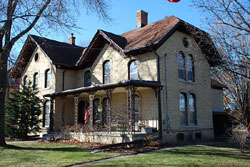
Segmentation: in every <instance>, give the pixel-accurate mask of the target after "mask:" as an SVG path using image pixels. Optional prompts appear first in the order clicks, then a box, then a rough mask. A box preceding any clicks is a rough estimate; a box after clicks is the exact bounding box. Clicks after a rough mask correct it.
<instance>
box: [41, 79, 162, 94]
mask: <svg viewBox="0 0 250 167" xmlns="http://www.w3.org/2000/svg"><path fill="white" fill-rule="evenodd" d="M129 85H133V86H138V87H150V88H159V87H161V84H160V83H159V82H157V81H144V80H125V81H120V82H114V83H109V84H100V85H94V86H89V87H80V88H76V89H68V90H65V91H60V92H54V93H50V94H45V95H44V97H57V96H66V95H74V94H79V93H83V92H92V91H98V90H106V89H112V88H118V87H126V86H129Z"/></svg>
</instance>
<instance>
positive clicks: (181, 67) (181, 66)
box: [178, 52, 186, 80]
mask: <svg viewBox="0 0 250 167" xmlns="http://www.w3.org/2000/svg"><path fill="white" fill-rule="evenodd" d="M178 76H179V79H183V80H186V69H185V57H184V54H183V53H182V52H180V53H179V55H178Z"/></svg>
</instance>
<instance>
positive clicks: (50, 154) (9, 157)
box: [0, 143, 118, 167]
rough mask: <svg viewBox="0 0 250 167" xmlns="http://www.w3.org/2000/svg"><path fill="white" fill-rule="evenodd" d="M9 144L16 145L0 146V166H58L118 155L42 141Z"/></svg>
mask: <svg viewBox="0 0 250 167" xmlns="http://www.w3.org/2000/svg"><path fill="white" fill-rule="evenodd" d="M11 145H13V146H16V147H14V148H1V147H0V166H4V167H10V166H15V167H16V166H18V167H24V166H25V167H26V166H28V167H48V166H56V167H58V166H65V165H70V164H76V163H80V162H86V161H91V160H95V159H103V158H108V157H114V156H117V155H118V154H114V153H112V154H111V153H96V154H92V153H90V152H89V151H86V149H84V146H76V145H62V144H42V143H25V144H24V143H16V144H11Z"/></svg>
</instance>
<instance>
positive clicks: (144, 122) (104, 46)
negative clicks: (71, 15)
mask: <svg viewBox="0 0 250 167" xmlns="http://www.w3.org/2000/svg"><path fill="white" fill-rule="evenodd" d="M136 15H137V25H136V27H137V28H136V29H135V30H132V31H129V32H126V33H124V34H121V35H116V34H113V33H110V32H106V31H103V30H98V31H97V32H96V34H95V36H94V37H93V39H92V41H91V42H90V44H89V46H88V47H87V48H84V47H79V46H76V45H75V37H74V36H73V34H72V36H71V37H70V38H69V43H63V42H58V41H54V40H50V39H46V38H43V37H38V36H35V35H29V36H28V38H27V40H26V41H25V44H24V46H23V48H22V51H21V53H20V55H19V57H18V59H17V62H16V65H15V69H16V71H17V69H21V70H19V71H21V72H19V73H18V72H16V77H18V78H21V82H22V83H24V84H25V83H27V82H28V80H30V81H32V83H33V85H34V87H35V88H37V89H38V90H39V91H40V93H39V96H41V97H44V98H45V99H46V100H45V102H44V108H43V115H42V116H41V118H42V119H43V124H42V125H41V126H42V127H43V129H44V132H49V131H50V132H53V131H54V132H55V131H60V128H61V127H62V126H65V125H78V124H82V126H83V127H84V126H85V127H88V128H89V129H90V130H91V132H93V133H85V132H81V133H72V136H73V137H75V138H77V139H79V140H82V141H95V142H103V143H119V142H122V140H124V135H121V133H123V134H125V136H126V141H133V140H138V139H142V138H143V137H144V136H145V135H146V134H153V135H156V136H158V137H160V138H162V140H163V141H166V142H177V141H179V140H193V139H204V140H207V139H213V138H214V129H213V118H212V110H213V106H214V105H219V106H221V105H222V107H223V103H221V102H217V103H216V102H214V100H213V98H212V97H213V92H214V91H213V87H212V86H211V84H213V83H215V82H211V79H210V68H211V67H214V66H216V65H218V60H220V57H219V55H218V53H217V51H216V49H214V48H215V47H214V46H213V44H211V43H210V44H209V45H205V46H203V45H199V43H200V42H199V40H200V39H199V38H197V37H196V36H194V35H192V33H191V32H190V31H191V30H190V28H192V29H194V30H195V31H196V32H203V31H201V30H199V29H198V28H196V27H194V26H192V25H190V24H188V23H186V22H184V21H183V20H180V19H179V18H176V17H174V16H170V17H166V18H164V19H163V20H160V21H157V22H154V23H151V24H148V23H147V22H148V21H147V15H148V14H147V13H146V12H144V11H142V10H140V11H138V12H137V14H136ZM203 33H204V34H205V36H206V37H207V38H206V39H209V36H208V34H207V33H205V32H203ZM208 48H210V50H211V48H212V49H213V52H210V51H208ZM221 88H223V87H221ZM217 90H218V89H217ZM221 91H222V89H221ZM219 98H222V97H219ZM215 103H216V104H215ZM97 129H98V130H97ZM95 131H98V134H97V133H94V132H95Z"/></svg>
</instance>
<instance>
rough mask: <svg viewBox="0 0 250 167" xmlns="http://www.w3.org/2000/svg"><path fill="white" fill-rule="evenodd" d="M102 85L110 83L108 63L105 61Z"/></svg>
mask: <svg viewBox="0 0 250 167" xmlns="http://www.w3.org/2000/svg"><path fill="white" fill-rule="evenodd" d="M103 76H104V83H105V84H106V83H110V61H106V62H105V64H104V75H103Z"/></svg>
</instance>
